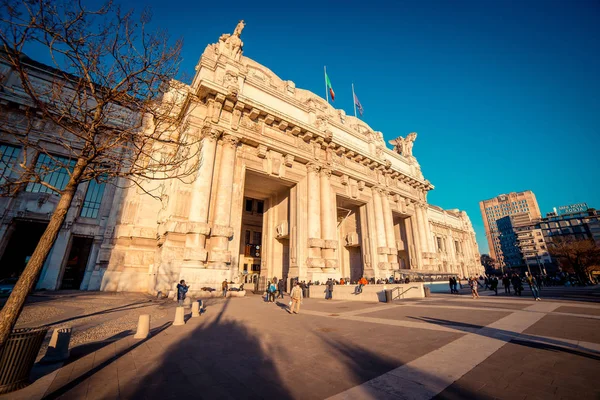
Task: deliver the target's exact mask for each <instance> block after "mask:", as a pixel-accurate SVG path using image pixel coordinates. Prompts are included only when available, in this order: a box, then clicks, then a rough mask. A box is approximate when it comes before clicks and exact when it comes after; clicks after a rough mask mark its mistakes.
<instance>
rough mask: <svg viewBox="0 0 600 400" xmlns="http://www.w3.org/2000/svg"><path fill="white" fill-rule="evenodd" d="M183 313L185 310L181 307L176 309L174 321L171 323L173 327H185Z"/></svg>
mask: <svg viewBox="0 0 600 400" xmlns="http://www.w3.org/2000/svg"><path fill="white" fill-rule="evenodd" d="M184 313H185V309H184V308H183V307H177V308H176V309H175V320H174V321H173V325H174V326H179V325H185V318H184V315H185V314H184Z"/></svg>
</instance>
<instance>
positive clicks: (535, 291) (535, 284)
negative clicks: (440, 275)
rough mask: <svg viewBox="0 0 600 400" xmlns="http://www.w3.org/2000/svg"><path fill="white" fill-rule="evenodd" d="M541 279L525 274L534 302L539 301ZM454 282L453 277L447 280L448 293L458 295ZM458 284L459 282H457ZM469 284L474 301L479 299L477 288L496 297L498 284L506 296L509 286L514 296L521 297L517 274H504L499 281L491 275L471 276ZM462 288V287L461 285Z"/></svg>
mask: <svg viewBox="0 0 600 400" xmlns="http://www.w3.org/2000/svg"><path fill="white" fill-rule="evenodd" d="M541 279H542V278H541V277H540V276H537V277H536V276H534V275H532V274H531V273H529V272H526V273H525V282H527V285H528V286H529V290H531V294H532V296H533V298H534V299H535V300H536V301H540V300H541V298H540V289H541V286H542V285H541V282H540V280H541ZM456 281H457V279H456V278H455V277H451V278H450V279H449V285H450V293H458V290H457V288H456ZM458 282H459V283H460V281H458ZM468 282H469V287H470V288H471V296H472V297H473V298H474V299H478V298H479V287H480V286H481V287H484V288H485V289H486V290H487V289H489V290H493V291H494V293H495V294H496V296H497V295H498V285H499V284H500V282H502V286H503V287H504V293H506V294H511V286H512V288H513V293H514V295H515V296H521V295H522V293H523V281H522V279H521V277H520V276H519V275H518V274H517V273H513V274H512V275H511V274H504V275H502V276H501V277H500V279H498V277H497V276H495V275H492V276H489V277H488V276H486V277H483V276H480V277H479V278H477V277H476V276H472V277H470V278H469V280H468ZM461 287H462V285H461Z"/></svg>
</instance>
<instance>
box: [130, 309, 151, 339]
mask: <svg viewBox="0 0 600 400" xmlns="http://www.w3.org/2000/svg"><path fill="white" fill-rule="evenodd" d="M149 336H150V315H149V314H142V315H140V317H139V318H138V326H137V332H136V333H135V335H134V336H133V338H134V339H146V338H148V337H149Z"/></svg>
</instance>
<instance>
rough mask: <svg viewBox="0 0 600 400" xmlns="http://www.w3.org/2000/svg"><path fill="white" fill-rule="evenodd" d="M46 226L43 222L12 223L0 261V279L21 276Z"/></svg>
mask: <svg viewBox="0 0 600 400" xmlns="http://www.w3.org/2000/svg"><path fill="white" fill-rule="evenodd" d="M47 226H48V224H47V223H44V222H33V221H18V220H17V221H13V224H12V226H11V227H10V228H9V235H10V238H9V239H8V243H7V244H6V247H5V250H4V254H2V258H1V259H0V279H2V278H9V277H18V276H20V275H21V273H22V272H23V270H24V269H25V267H26V266H27V262H28V261H29V258H30V257H31V255H32V254H33V251H34V250H35V247H36V246H37V244H38V242H39V241H40V238H41V237H42V234H43V233H44V231H45V230H46V227H47ZM11 231H12V232H11Z"/></svg>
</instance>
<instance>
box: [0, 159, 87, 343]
mask: <svg viewBox="0 0 600 400" xmlns="http://www.w3.org/2000/svg"><path fill="white" fill-rule="evenodd" d="M86 166H87V161H86V160H85V159H83V158H80V159H78V160H77V164H76V165H75V168H74V169H73V173H72V174H71V177H70V179H69V182H68V183H67V186H66V187H65V189H64V190H63V191H62V194H61V196H60V200H59V201H58V204H57V206H56V210H54V213H53V214H52V217H51V218H50V222H49V223H48V226H47V227H46V230H45V231H44V233H43V235H42V237H41V239H40V241H39V242H38V244H37V246H36V248H35V251H34V252H33V254H32V256H31V258H30V259H29V262H28V263H27V266H26V267H25V270H23V273H22V274H21V276H20V277H19V280H18V281H17V284H16V285H15V287H14V289H13V291H12V293H11V294H10V297H9V298H8V300H7V301H6V304H5V305H4V308H2V311H0V353H1V352H2V349H3V348H4V344H5V343H6V341H7V340H8V336H9V335H10V333H11V332H12V329H13V327H14V326H15V324H16V323H17V319H18V318H19V315H20V314H21V311H22V310H23V306H24V305H25V300H26V299H27V295H29V293H30V292H31V290H32V289H33V285H34V284H35V282H36V280H37V278H38V276H39V275H40V272H41V271H42V267H43V266H44V262H45V261H46V258H47V257H48V254H49V253H50V250H51V249H52V246H53V245H54V241H55V240H56V237H57V236H58V232H59V231H60V227H61V226H62V224H63V222H64V220H65V218H66V216H67V212H68V211H69V208H70V207H71V201H72V200H73V196H74V195H75V191H76V190H77V186H78V185H79V180H80V178H81V176H82V174H83V171H84V170H85V168H86Z"/></svg>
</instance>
